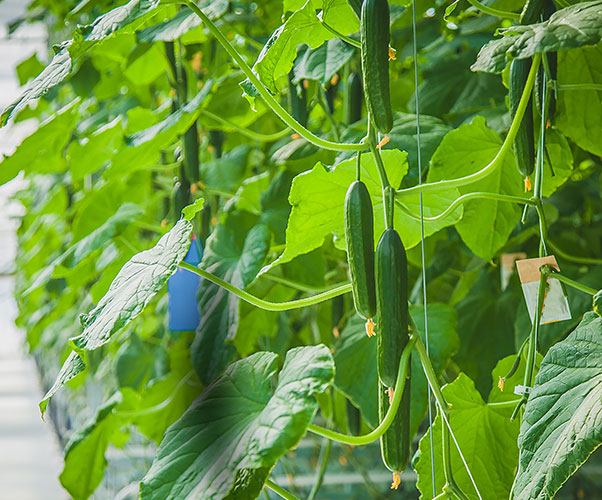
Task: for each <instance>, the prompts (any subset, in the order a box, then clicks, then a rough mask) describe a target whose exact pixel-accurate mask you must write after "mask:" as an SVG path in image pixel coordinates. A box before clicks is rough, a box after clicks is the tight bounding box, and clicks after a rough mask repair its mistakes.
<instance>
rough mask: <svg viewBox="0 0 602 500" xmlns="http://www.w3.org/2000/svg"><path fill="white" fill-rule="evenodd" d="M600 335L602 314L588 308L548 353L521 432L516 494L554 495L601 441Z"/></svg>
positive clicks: (519, 497) (522, 496)
mask: <svg viewBox="0 0 602 500" xmlns="http://www.w3.org/2000/svg"><path fill="white" fill-rule="evenodd" d="M601 339H602V318H600V317H599V316H597V315H596V314H595V313H592V312H589V313H586V314H585V316H584V317H583V320H582V321H581V323H580V324H579V326H577V328H576V329H575V331H574V332H573V333H571V334H570V335H569V336H568V337H567V338H566V339H565V340H562V341H561V342H558V343H557V344H556V345H554V346H552V347H551V348H550V350H549V351H548V353H547V354H546V356H545V357H544V359H543V361H542V363H541V368H540V370H539V373H538V374H537V377H536V378H535V386H534V387H533V390H532V392H531V394H530V396H529V401H528V402H527V406H526V408H525V414H524V416H523V421H522V424H521V428H520V435H519V437H518V445H519V449H520V460H519V468H518V473H517V476H516V482H515V484H514V496H513V498H515V499H517V500H522V499H525V500H526V499H541V500H544V499H550V498H553V497H554V495H555V493H556V492H557V491H558V489H559V488H560V487H561V486H562V484H563V483H564V482H565V481H566V480H567V479H568V478H569V477H570V476H571V475H572V474H573V473H574V472H575V471H576V470H577V469H578V468H579V466H581V464H583V462H585V461H586V460H587V458H588V457H589V456H590V455H591V454H592V453H593V452H594V450H595V449H596V448H598V447H599V446H600V444H602V425H601V423H600V422H601V421H602V420H601V416H602V342H601Z"/></svg>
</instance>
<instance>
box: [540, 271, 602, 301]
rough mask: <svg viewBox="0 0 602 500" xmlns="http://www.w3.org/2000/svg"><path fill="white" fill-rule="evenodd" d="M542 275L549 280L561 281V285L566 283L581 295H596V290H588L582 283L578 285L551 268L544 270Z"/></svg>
mask: <svg viewBox="0 0 602 500" xmlns="http://www.w3.org/2000/svg"><path fill="white" fill-rule="evenodd" d="M542 273H543V275H544V276H549V277H550V278H555V279H557V280H558V281H562V282H563V283H566V284H567V285H569V286H570V287H572V288H574V289H575V290H579V291H581V292H583V293H587V294H588V295H592V296H593V295H596V294H597V293H598V290H595V289H594V288H590V287H589V286H587V285H583V284H582V283H579V282H578V281H575V280H572V279H570V278H567V277H566V276H564V275H562V274H560V273H559V272H558V271H556V270H554V269H553V268H548V269H545V270H544V271H543V272H542Z"/></svg>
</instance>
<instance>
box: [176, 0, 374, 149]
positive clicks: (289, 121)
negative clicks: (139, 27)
mask: <svg viewBox="0 0 602 500" xmlns="http://www.w3.org/2000/svg"><path fill="white" fill-rule="evenodd" d="M180 2H181V3H182V4H183V5H186V6H187V7H189V8H190V9H191V10H192V11H193V12H194V13H195V14H196V15H197V16H198V17H199V18H200V19H201V21H202V22H203V23H204V24H205V26H206V27H207V29H209V31H210V32H211V34H212V35H213V36H214V37H215V38H216V39H217V41H218V42H219V43H220V44H221V45H222V46H223V47H224V49H225V50H226V52H227V53H228V54H229V55H230V57H231V58H232V59H233V60H234V61H235V62H236V64H238V66H239V67H240V69H241V70H242V72H243V73H244V74H245V75H246V76H247V78H248V79H249V80H250V81H251V83H252V84H253V85H254V86H255V89H256V90H257V92H259V95H261V97H263V99H264V100H265V103H266V104H267V105H268V107H269V108H270V109H271V110H272V111H273V112H274V113H275V114H276V116H278V118H280V119H281V120H282V121H283V122H284V123H285V124H286V125H288V126H289V127H290V128H292V129H293V130H294V131H295V132H297V133H298V134H299V135H300V136H301V137H303V138H304V139H305V140H306V141H308V142H311V143H312V144H314V145H316V146H318V147H320V148H323V149H329V150H332V151H363V150H365V149H368V146H367V145H365V144H361V143H360V144H348V143H337V142H331V141H327V140H325V139H322V138H320V137H318V136H317V135H315V134H314V133H313V132H311V131H310V130H308V129H307V128H305V127H304V126H303V125H301V124H300V123H299V122H298V121H297V120H295V119H294V118H293V117H292V116H291V115H290V114H289V113H288V112H287V111H286V109H284V108H283V107H282V105H281V104H280V103H279V102H278V101H277V100H276V98H275V97H274V96H273V95H272V94H271V93H270V91H269V90H268V89H267V88H266V86H265V85H264V84H263V82H262V81H261V80H260V79H259V77H258V76H257V75H256V74H255V73H254V72H253V70H252V69H251V67H250V66H249V65H248V64H247V62H246V61H245V60H244V59H243V58H242V56H241V55H240V54H239V52H238V51H237V50H236V49H235V48H234V47H233V46H232V44H231V43H230V42H229V40H228V39H227V38H226V37H225V36H224V34H223V33H222V32H221V31H220V30H219V29H218V28H217V26H216V25H215V24H214V23H213V21H211V19H209V17H207V15H206V14H205V13H204V12H203V11H202V10H201V9H200V8H199V7H198V6H197V5H196V4H195V3H194V2H193V1H192V0H180ZM180 2H178V3H180Z"/></svg>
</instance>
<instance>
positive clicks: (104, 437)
mask: <svg viewBox="0 0 602 500" xmlns="http://www.w3.org/2000/svg"><path fill="white" fill-rule="evenodd" d="M122 403H123V396H122V394H121V393H120V392H117V393H115V394H114V395H113V396H112V397H111V398H109V399H108V400H107V401H106V402H105V403H103V404H102V405H101V406H100V407H99V408H98V410H97V411H96V414H95V415H94V417H93V418H92V419H91V420H90V421H89V422H88V423H87V424H86V426H85V427H83V428H82V429H78V430H77V431H76V432H75V434H74V435H73V436H72V437H71V439H70V440H69V442H68V443H67V446H66V447H65V465H64V467H63V471H62V472H61V475H60V476H59V479H60V481H61V484H62V485H63V486H64V487H65V489H66V490H67V491H68V492H69V494H70V495H71V497H72V498H73V499H74V500H86V499H87V498H89V497H90V495H92V493H94V490H95V489H96V488H97V487H98V485H99V484H100V482H101V481H102V478H103V476H104V473H105V469H106V468H107V459H106V458H105V452H106V451H107V448H108V447H109V444H110V443H111V441H112V440H113V439H114V437H115V434H116V432H117V431H118V430H119V428H120V427H121V425H122V424H123V421H122V419H121V417H119V416H117V415H116V414H115V409H116V408H118V407H119V405H120V404H122Z"/></svg>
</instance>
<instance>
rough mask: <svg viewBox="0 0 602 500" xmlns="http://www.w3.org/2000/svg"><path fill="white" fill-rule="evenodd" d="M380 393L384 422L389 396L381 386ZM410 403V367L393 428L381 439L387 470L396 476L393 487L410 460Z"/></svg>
mask: <svg viewBox="0 0 602 500" xmlns="http://www.w3.org/2000/svg"><path fill="white" fill-rule="evenodd" d="M378 393H379V397H378V417H379V422H382V420H383V418H384V417H385V415H386V414H387V411H388V410H389V406H390V404H389V394H388V391H387V390H385V388H384V387H383V386H382V385H380V384H379V388H378ZM410 403H411V392H410V371H409V367H408V378H407V380H406V383H405V386H404V388H403V395H402V396H401V402H400V403H399V408H398V409H397V414H396V415H395V419H394V420H393V423H392V424H391V427H389V428H388V429H387V431H386V432H385V433H384V434H383V435H382V436H381V438H380V452H381V455H382V459H383V462H384V464H385V466H386V467H387V469H389V470H390V471H391V472H393V474H394V480H393V487H396V482H397V481H398V480H399V475H400V474H401V472H402V471H403V470H404V469H405V467H406V465H407V464H408V461H409V459H410V445H411V437H410Z"/></svg>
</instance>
